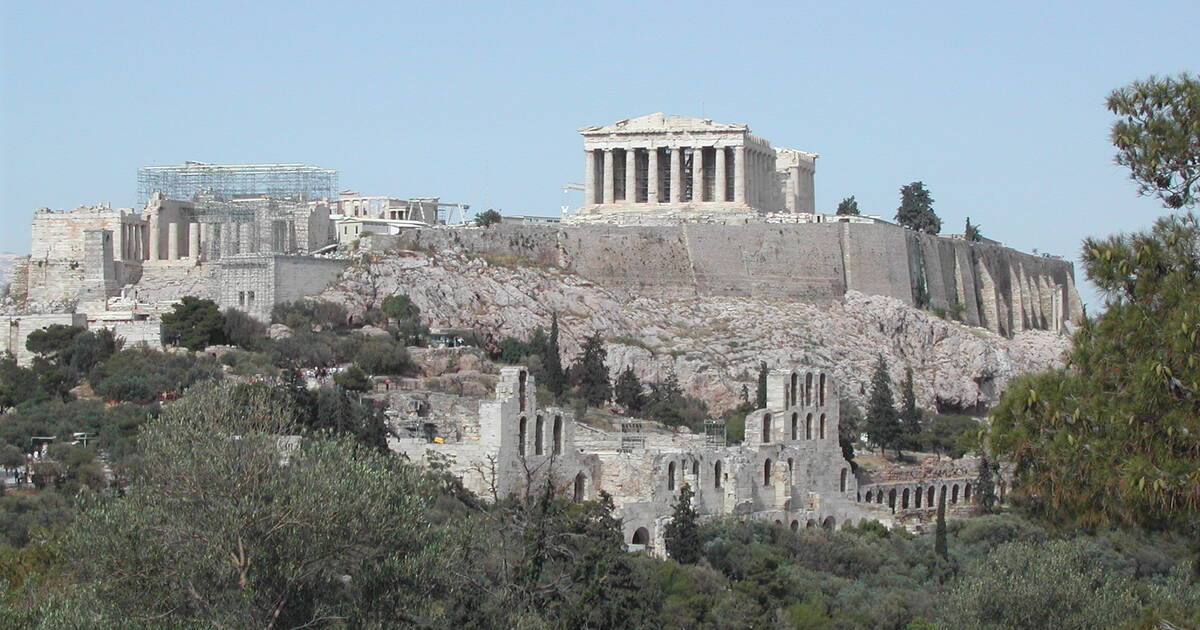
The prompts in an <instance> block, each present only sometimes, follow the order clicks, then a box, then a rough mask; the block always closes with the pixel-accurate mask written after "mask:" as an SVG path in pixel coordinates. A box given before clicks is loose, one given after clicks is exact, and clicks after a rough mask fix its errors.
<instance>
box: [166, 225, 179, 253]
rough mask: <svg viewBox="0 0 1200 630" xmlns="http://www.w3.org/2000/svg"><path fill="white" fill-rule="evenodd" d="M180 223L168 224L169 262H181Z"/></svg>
mask: <svg viewBox="0 0 1200 630" xmlns="http://www.w3.org/2000/svg"><path fill="white" fill-rule="evenodd" d="M179 226H180V224H179V223H168V224H167V260H179Z"/></svg>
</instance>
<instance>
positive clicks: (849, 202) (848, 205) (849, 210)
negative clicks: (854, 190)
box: [837, 195, 858, 216]
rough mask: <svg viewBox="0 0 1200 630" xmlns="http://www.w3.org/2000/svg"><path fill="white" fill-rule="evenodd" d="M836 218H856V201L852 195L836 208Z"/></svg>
mask: <svg viewBox="0 0 1200 630" xmlns="http://www.w3.org/2000/svg"><path fill="white" fill-rule="evenodd" d="M837 214H838V216H847V215H851V216H858V201H856V200H855V199H854V195H850V196H849V197H846V198H845V199H843V200H842V201H841V203H839V204H838V206H837Z"/></svg>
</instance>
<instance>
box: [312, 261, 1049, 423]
mask: <svg viewBox="0 0 1200 630" xmlns="http://www.w3.org/2000/svg"><path fill="white" fill-rule="evenodd" d="M402 293H403V294H407V295H408V296H409V297H410V298H412V300H413V302H415V303H416V304H417V305H418V306H420V308H421V314H422V317H423V318H424V319H425V321H426V323H428V324H430V325H431V326H452V327H472V328H475V329H477V330H478V331H479V332H480V334H481V335H482V336H483V337H484V338H485V339H488V340H489V341H490V342H492V343H495V342H498V341H499V340H500V339H501V338H503V337H507V336H513V337H518V338H527V337H528V335H529V333H530V332H531V331H532V330H533V329H534V328H535V327H537V326H543V327H548V326H549V325H550V318H551V314H552V313H558V315H559V324H560V328H561V331H562V333H561V345H562V352H563V359H564V363H567V362H569V361H570V359H571V358H572V357H573V356H574V355H575V353H576V352H577V351H578V349H579V345H580V343H581V342H582V340H583V339H584V337H586V336H588V335H591V334H592V333H593V332H595V331H600V333H601V334H602V335H603V336H604V338H605V339H606V341H607V343H606V349H607V351H608V365H609V368H610V370H612V373H613V377H614V378H615V377H616V374H617V373H618V372H619V371H621V370H623V369H625V367H626V366H632V367H633V370H634V372H635V373H637V375H638V376H639V377H640V378H641V379H642V380H643V381H656V380H659V379H661V378H664V377H665V376H666V375H667V374H668V373H669V372H670V371H674V373H675V375H676V376H677V377H678V378H679V382H680V383H681V384H682V385H683V386H684V388H685V389H686V390H687V391H688V392H689V393H691V394H692V395H694V396H697V397H699V398H701V399H703V400H705V401H707V402H708V403H709V405H710V407H711V408H712V410H713V411H714V412H720V411H722V410H725V409H728V408H730V407H733V406H736V405H737V404H738V403H740V402H741V398H742V391H743V385H745V386H746V389H747V390H748V392H749V394H750V395H751V396H753V394H754V389H755V376H756V374H757V369H758V365H759V362H760V361H762V362H766V364H767V366H768V367H772V368H774V367H784V366H791V365H797V364H802V365H804V364H806V365H811V366H813V367H819V368H824V369H826V370H829V371H831V372H832V373H833V374H834V375H835V378H836V382H837V383H839V384H840V387H841V392H840V393H841V394H842V395H843V396H846V397H848V398H850V399H851V400H853V401H855V402H857V403H859V404H862V402H863V401H864V400H865V398H866V396H867V394H869V391H870V380H871V374H872V370H873V367H874V364H875V361H876V358H877V357H878V356H880V355H882V356H883V357H884V360H885V361H886V362H887V364H888V366H889V368H890V369H891V372H892V374H891V375H892V379H893V382H895V383H896V384H897V387H898V384H899V382H900V381H901V380H902V379H903V378H904V369H905V368H906V367H912V368H913V371H914V380H915V383H916V391H917V398H918V402H919V403H920V404H921V405H922V406H923V407H925V408H927V409H934V408H941V409H976V408H983V407H988V406H991V405H994V404H995V403H996V402H998V401H999V398H1000V395H1001V394H1002V393H1003V392H1004V389H1005V388H1006V387H1007V385H1008V382H1009V380H1011V379H1012V378H1013V377H1014V376H1018V375H1020V374H1024V373H1027V372H1034V371H1040V370H1046V369H1050V368H1053V367H1056V366H1059V365H1061V362H1062V357H1063V355H1064V352H1065V351H1066V349H1067V348H1068V346H1069V339H1068V338H1067V337H1065V336H1062V335H1059V334H1057V333H1051V332H1043V331H1029V332H1024V333H1020V334H1018V335H1017V336H1016V337H1014V338H1012V339H1008V338H1005V337H1002V336H1000V335H996V334H993V333H991V332H988V331H987V330H984V329H981V328H973V327H969V326H965V325H963V324H960V323H957V322H952V321H946V320H943V319H940V318H938V317H937V316H935V315H933V314H931V313H928V312H925V311H921V310H918V309H914V308H912V307H909V306H906V305H904V304H903V303H902V302H900V301H899V300H896V299H893V298H887V297H881V296H867V295H863V294H861V293H857V292H849V293H847V295H846V297H845V299H844V300H843V301H842V302H841V303H835V304H833V305H829V306H818V305H811V304H803V303H797V302H790V301H772V300H765V299H761V298H745V297H737V298H734V297H694V298H689V299H683V300H681V299H671V300H666V299H662V298H659V297H656V296H653V295H635V294H625V293H620V292H617V291H614V290H611V289H607V288H604V287H600V286H597V285H595V284H593V283H591V282H589V281H587V280H585V279H583V278H581V277H579V276H577V275H574V274H571V273H568V272H565V271H562V270H560V269H557V268H542V267H537V266H516V267H514V266H499V265H493V264H489V263H488V262H487V261H486V260H484V259H482V258H472V257H467V256H463V255H458V254H425V253H417V252H401V253H399V254H391V255H387V256H376V257H372V258H370V259H367V260H364V261H363V262H360V263H359V264H356V265H355V266H353V267H351V268H349V269H347V270H346V272H345V273H344V274H343V276H342V279H341V280H340V281H339V282H337V283H335V284H334V285H333V286H331V287H330V288H329V289H327V290H326V291H325V292H324V293H323V294H322V295H321V297H322V298H323V299H327V300H331V301H337V302H340V303H342V304H344V305H345V306H346V307H347V308H348V309H349V310H350V312H351V313H352V314H361V313H362V312H364V311H365V310H367V309H368V308H378V307H379V305H380V303H381V302H382V300H383V298H385V297H387V296H389V295H394V294H402Z"/></svg>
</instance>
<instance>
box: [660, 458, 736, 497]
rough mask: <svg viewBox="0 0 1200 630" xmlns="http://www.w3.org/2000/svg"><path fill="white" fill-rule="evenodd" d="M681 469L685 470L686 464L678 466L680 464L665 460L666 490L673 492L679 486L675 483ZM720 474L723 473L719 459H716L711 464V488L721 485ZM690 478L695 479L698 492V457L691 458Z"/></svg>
mask: <svg viewBox="0 0 1200 630" xmlns="http://www.w3.org/2000/svg"><path fill="white" fill-rule="evenodd" d="M681 469H684V470H686V465H685V466H680V465H678V464H676V463H675V462H667V490H670V491H671V492H674V491H675V489H676V488H677V487H678V486H679V483H677V477H678V476H679V471H680V470H681ZM722 474H723V473H722V470H721V460H717V461H715V462H713V465H712V486H713V488H720V487H721V475H722ZM692 479H693V480H694V481H695V485H696V490H697V492H698V491H699V490H700V488H701V482H700V460H698V459H693V460H692ZM678 481H683V480H682V479H678Z"/></svg>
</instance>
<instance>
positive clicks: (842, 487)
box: [838, 468, 846, 492]
mask: <svg viewBox="0 0 1200 630" xmlns="http://www.w3.org/2000/svg"><path fill="white" fill-rule="evenodd" d="M838 491H839V492H845V491H846V469H845V468H843V469H842V479H841V481H840V482H839V483H838Z"/></svg>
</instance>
